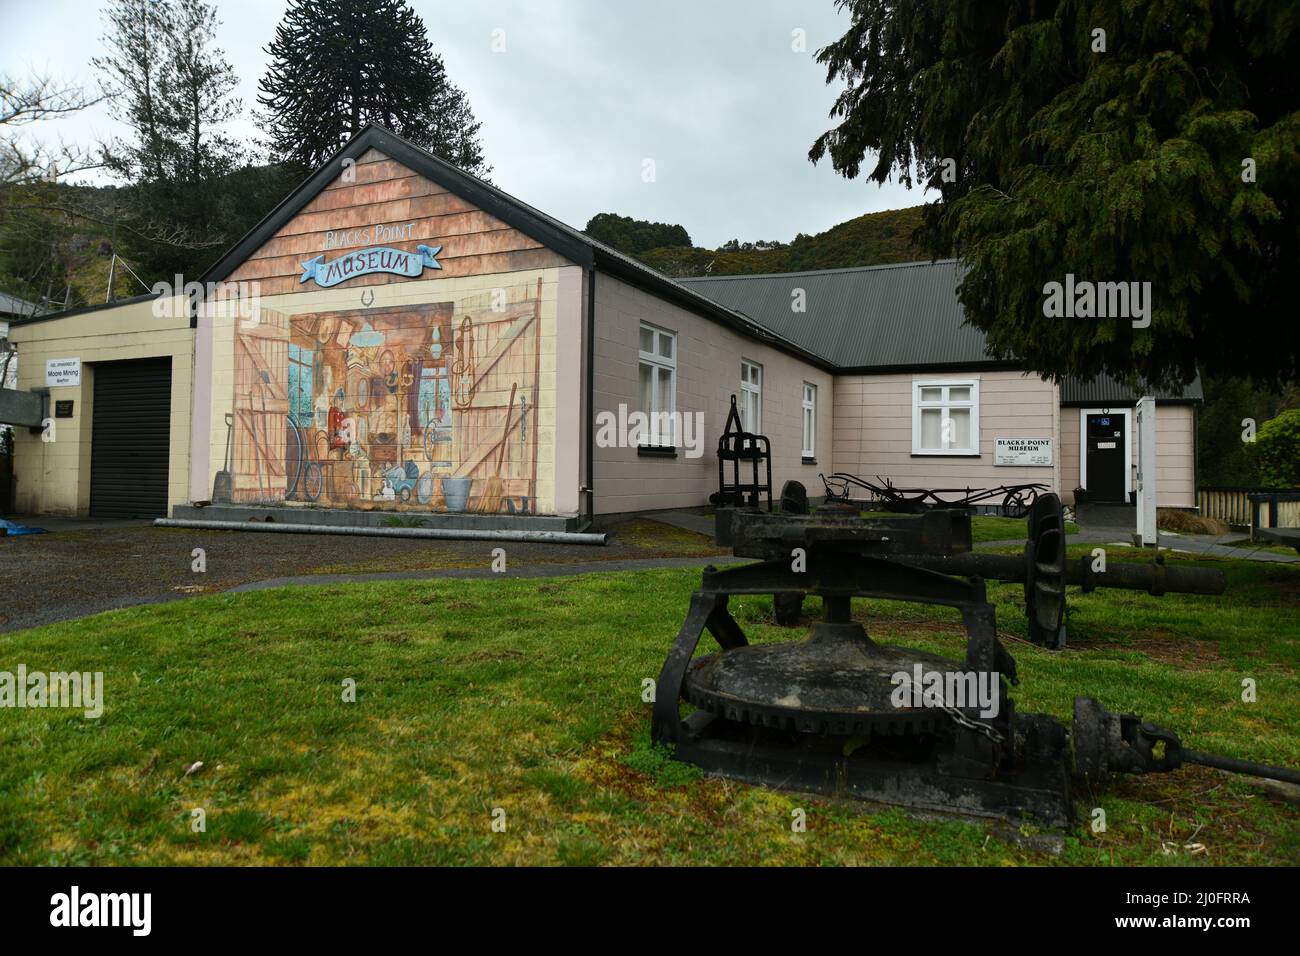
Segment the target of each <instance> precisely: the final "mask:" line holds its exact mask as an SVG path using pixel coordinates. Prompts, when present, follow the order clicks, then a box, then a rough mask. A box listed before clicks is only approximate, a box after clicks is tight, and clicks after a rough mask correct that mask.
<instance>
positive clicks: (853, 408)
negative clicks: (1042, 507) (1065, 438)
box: [834, 371, 1077, 491]
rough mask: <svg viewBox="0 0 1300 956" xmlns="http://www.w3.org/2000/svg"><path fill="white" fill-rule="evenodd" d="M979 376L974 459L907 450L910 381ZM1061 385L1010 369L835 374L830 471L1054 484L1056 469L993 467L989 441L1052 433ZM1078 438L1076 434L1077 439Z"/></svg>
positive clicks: (956, 482)
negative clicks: (977, 438) (976, 454)
mask: <svg viewBox="0 0 1300 956" xmlns="http://www.w3.org/2000/svg"><path fill="white" fill-rule="evenodd" d="M949 379H963V380H964V379H978V380H979V383H980V389H979V402H980V412H979V434H980V454H979V457H978V458H976V457H952V456H944V455H927V456H914V455H913V454H912V382H913V380H916V381H923V382H924V381H941V380H949ZM1058 418H1059V389H1058V388H1057V386H1056V385H1055V384H1053V383H1052V382H1044V381H1043V380H1042V379H1040V378H1039V377H1038V376H1036V375H1024V374H1022V373H1020V372H1013V371H993V372H988V371H985V372H966V373H925V374H923V373H916V374H891V375H841V376H839V377H838V378H837V379H836V382H835V432H834V436H835V437H834V440H835V470H836V471H847V472H850V473H851V474H855V475H859V476H861V477H864V478H868V479H871V480H874V479H875V477H876V476H877V475H879V476H880V477H881V478H889V479H890V480H891V481H893V483H894V484H896V485H899V486H912V487H920V488H945V487H947V488H952V487H957V488H964V487H967V486H969V487H971V488H987V487H992V486H996V485H1005V484H1024V483H1031V482H1038V483H1042V484H1045V485H1048V486H1050V487H1051V488H1052V490H1054V491H1055V490H1058V489H1059V487H1060V484H1059V482H1060V478H1059V467H1058V466H1057V465H1055V464H1054V465H1053V466H1052V467H1021V466H1006V465H994V464H993V440H994V439H995V438H1053V437H1056V438H1057V441H1056V442H1055V443H1054V451H1055V454H1054V455H1053V461H1054V462H1059V461H1060V460H1061V441H1060V439H1059V436H1058V435H1057V428H1058ZM1076 443H1077V437H1076Z"/></svg>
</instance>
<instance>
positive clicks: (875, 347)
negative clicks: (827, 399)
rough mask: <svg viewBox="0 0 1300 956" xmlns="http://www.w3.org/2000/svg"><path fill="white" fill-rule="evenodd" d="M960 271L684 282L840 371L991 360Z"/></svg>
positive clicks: (902, 269) (881, 270)
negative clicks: (964, 301) (964, 302)
mask: <svg viewBox="0 0 1300 956" xmlns="http://www.w3.org/2000/svg"><path fill="white" fill-rule="evenodd" d="M959 270H960V267H959V265H958V263H957V260H955V259H940V260H938V261H937V262H904V263H898V264H891V265H881V266H865V267H862V268H856V269H826V270H822V271H817V272H789V273H782V274H779V275H756V276H719V277H716V278H707V279H679V280H678V281H679V282H680V283H681V284H682V285H684V286H686V287H687V288H689V289H692V290H694V291H696V292H702V293H703V294H704V295H707V296H708V297H709V298H711V299H713V300H715V301H717V302H718V303H720V304H721V305H725V306H726V307H727V308H730V309H733V310H735V311H738V312H742V313H744V314H745V315H747V316H749V317H750V318H752V319H753V320H754V321H755V322H757V323H759V324H760V325H762V326H765V327H766V328H769V329H771V330H772V331H773V332H776V333H777V334H778V335H781V336H783V337H785V338H788V339H791V340H792V341H794V342H796V343H798V344H799V345H802V346H803V347H804V348H805V349H807V350H808V351H810V352H813V353H815V354H817V355H820V356H822V357H823V358H825V359H826V360H827V361H828V362H832V363H834V364H835V365H837V366H839V367H841V368H889V367H898V366H914V365H959V364H976V363H984V362H989V361H992V359H991V358H990V356H989V355H988V354H987V353H986V352H985V349H984V335H983V333H981V332H980V331H979V330H978V329H976V328H974V327H973V326H969V325H966V324H965V321H964V316H963V314H962V308H961V303H959V302H958V301H957V286H958V284H959V283H960V281H961V275H960V271H959ZM801 296H802V301H803V304H804V308H805V311H803V312H799V311H796V306H797V305H798V303H799V300H800V297H801Z"/></svg>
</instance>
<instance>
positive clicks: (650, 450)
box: [636, 445, 677, 458]
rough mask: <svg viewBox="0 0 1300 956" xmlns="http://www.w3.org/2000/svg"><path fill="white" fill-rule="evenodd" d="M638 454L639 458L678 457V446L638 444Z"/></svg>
mask: <svg viewBox="0 0 1300 956" xmlns="http://www.w3.org/2000/svg"><path fill="white" fill-rule="evenodd" d="M636 454H637V457H638V458H676V457H677V447H676V446H675V445H637V446H636Z"/></svg>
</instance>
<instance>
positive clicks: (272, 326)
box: [232, 278, 542, 514]
mask: <svg viewBox="0 0 1300 956" xmlns="http://www.w3.org/2000/svg"><path fill="white" fill-rule="evenodd" d="M504 292H505V294H504V296H503V295H502V293H501V292H500V291H499V292H497V293H496V296H495V298H494V295H493V294H491V293H483V294H475V295H472V296H465V297H462V298H461V299H460V300H457V301H449V302H439V303H432V304H426V305H412V306H395V307H383V308H369V309H356V310H345V311H337V312H319V313H303V314H298V315H293V316H288V315H285V314H283V313H278V312H275V311H272V310H269V309H263V310H262V311H261V321H260V322H259V323H257V324H251V323H241V324H240V327H239V328H238V329H237V330H236V336H235V342H236V345H235V394H234V419H235V425H234V436H235V437H234V448H233V452H232V454H233V461H232V472H233V499H234V500H235V501H238V502H260V503H278V502H283V501H288V502H298V503H303V504H314V505H318V506H322V507H344V508H362V509H376V508H382V509H395V510H420V511H429V510H433V511H474V512H480V513H486V514H495V513H498V512H508V513H511V514H518V513H530V512H533V511H535V510H536V493H537V434H538V427H537V425H538V414H537V406H538V397H539V378H540V367H541V345H542V339H541V296H542V281H541V279H540V278H539V279H538V280H537V282H536V287H535V288H533V287H531V286H530V285H524V286H518V287H515V288H514V289H510V290H504Z"/></svg>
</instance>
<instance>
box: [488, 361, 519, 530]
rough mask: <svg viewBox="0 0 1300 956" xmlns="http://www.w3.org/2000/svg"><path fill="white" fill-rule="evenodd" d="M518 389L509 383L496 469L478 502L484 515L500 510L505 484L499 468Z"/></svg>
mask: <svg viewBox="0 0 1300 956" xmlns="http://www.w3.org/2000/svg"><path fill="white" fill-rule="evenodd" d="M518 389H519V383H518V382H513V383H511V385H510V401H509V402H507V403H506V423H505V426H504V427H503V428H502V429H501V451H500V452H499V453H498V454H497V471H496V474H495V475H493V476H492V477H491V478H489V479H488V480H487V488H485V489H484V491H483V498H482V500H481V501H480V502H479V511H481V512H482V513H483V514H486V515H494V514H496V513H497V512H498V511H500V510H501V498H502V497H503V496H504V495H505V490H506V486H505V482H504V481H503V480H502V478H501V468H502V466H503V465H504V464H505V460H506V448H508V447H509V446H510V416H511V415H513V414H514V411H515V392H516V391H518Z"/></svg>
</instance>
